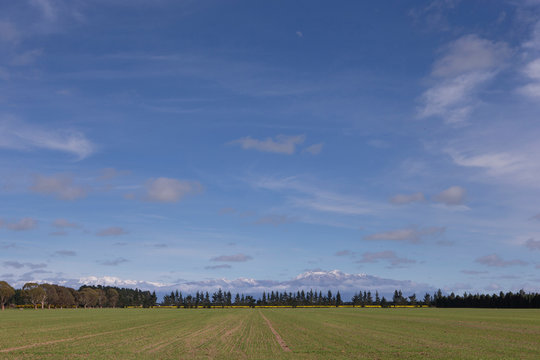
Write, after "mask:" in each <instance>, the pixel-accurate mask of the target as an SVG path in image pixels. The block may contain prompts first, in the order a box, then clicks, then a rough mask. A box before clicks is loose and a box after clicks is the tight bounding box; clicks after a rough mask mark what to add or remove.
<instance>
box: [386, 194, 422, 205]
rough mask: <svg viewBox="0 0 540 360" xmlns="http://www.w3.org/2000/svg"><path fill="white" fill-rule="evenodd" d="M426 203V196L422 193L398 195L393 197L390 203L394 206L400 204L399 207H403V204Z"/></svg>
mask: <svg viewBox="0 0 540 360" xmlns="http://www.w3.org/2000/svg"><path fill="white" fill-rule="evenodd" d="M424 201H426V198H425V196H424V194H422V193H421V192H417V193H414V194H409V195H407V194H398V195H396V196H393V197H392V198H391V199H390V202H391V203H392V204H398V205H402V204H410V203H414V202H424Z"/></svg>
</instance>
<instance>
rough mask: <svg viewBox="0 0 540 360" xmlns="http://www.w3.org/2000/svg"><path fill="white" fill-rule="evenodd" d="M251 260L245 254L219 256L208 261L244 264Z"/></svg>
mask: <svg viewBox="0 0 540 360" xmlns="http://www.w3.org/2000/svg"><path fill="white" fill-rule="evenodd" d="M252 259H253V258H252V257H251V256H249V255H246V254H234V255H220V256H216V257H213V258H211V259H210V261H216V262H245V261H248V260H252Z"/></svg>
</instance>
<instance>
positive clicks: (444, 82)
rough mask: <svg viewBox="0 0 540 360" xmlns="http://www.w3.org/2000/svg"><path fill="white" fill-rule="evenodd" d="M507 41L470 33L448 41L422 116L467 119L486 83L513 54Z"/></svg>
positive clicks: (451, 120) (425, 96)
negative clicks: (501, 41) (493, 39)
mask: <svg viewBox="0 0 540 360" xmlns="http://www.w3.org/2000/svg"><path fill="white" fill-rule="evenodd" d="M510 53H511V52H510V50H509V47H508V46H507V45H506V44H505V43H495V42H492V41H489V40H486V39H482V38H480V37H478V36H477V35H474V34H473V35H466V36H463V37H461V38H459V39H457V40H456V41H454V42H451V43H450V44H448V45H447V46H446V47H445V48H444V50H443V52H442V56H441V57H440V58H439V59H438V60H436V61H435V63H434V65H433V69H432V73H431V76H432V80H433V81H434V84H433V85H432V86H431V87H430V88H429V89H428V90H426V91H425V92H424V94H422V97H421V102H422V107H421V108H420V109H419V113H418V115H419V117H421V118H424V117H431V116H438V117H441V118H443V119H444V120H445V121H446V122H447V123H459V122H463V121H465V120H466V119H467V117H468V116H469V114H470V113H471V112H472V111H473V110H474V107H475V106H476V102H477V100H476V97H477V93H478V92H479V90H480V88H481V86H482V85H484V84H486V83H487V82H488V81H489V80H491V79H492V78H494V77H495V75H496V74H497V72H498V71H499V70H500V69H501V68H502V66H503V65H504V62H505V60H506V58H507V57H508V56H509V55H510Z"/></svg>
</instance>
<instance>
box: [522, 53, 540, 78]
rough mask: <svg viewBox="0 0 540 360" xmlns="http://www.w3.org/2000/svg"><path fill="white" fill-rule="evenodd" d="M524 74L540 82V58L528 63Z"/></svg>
mask: <svg viewBox="0 0 540 360" xmlns="http://www.w3.org/2000/svg"><path fill="white" fill-rule="evenodd" d="M524 72H525V74H526V75H527V76H528V77H530V78H531V79H538V80H540V58H539V59H536V60H533V61H531V62H530V63H528V64H527V66H526V67H525V70H524Z"/></svg>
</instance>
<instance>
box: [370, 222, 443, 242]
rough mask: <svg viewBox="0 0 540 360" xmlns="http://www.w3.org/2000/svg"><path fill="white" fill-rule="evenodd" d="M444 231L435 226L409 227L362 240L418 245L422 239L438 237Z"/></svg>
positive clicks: (376, 234) (372, 235) (380, 233)
mask: <svg viewBox="0 0 540 360" xmlns="http://www.w3.org/2000/svg"><path fill="white" fill-rule="evenodd" d="M445 231H446V229H445V228H444V227H436V226H434V227H428V228H417V227H409V228H404V229H397V230H390V231H383V232H379V233H375V234H371V235H367V236H365V237H364V240H389V241H406V242H410V243H419V242H421V241H422V239H423V238H424V237H428V236H436V235H440V234H442V233H444V232H445Z"/></svg>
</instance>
